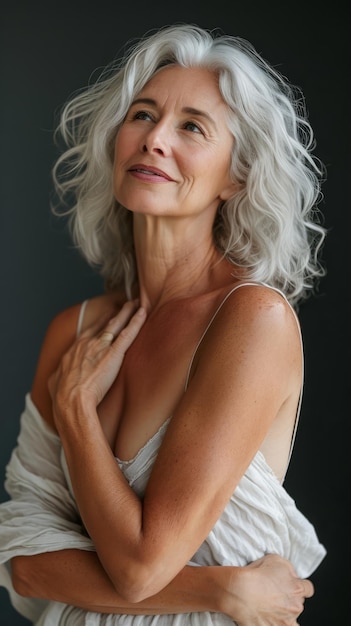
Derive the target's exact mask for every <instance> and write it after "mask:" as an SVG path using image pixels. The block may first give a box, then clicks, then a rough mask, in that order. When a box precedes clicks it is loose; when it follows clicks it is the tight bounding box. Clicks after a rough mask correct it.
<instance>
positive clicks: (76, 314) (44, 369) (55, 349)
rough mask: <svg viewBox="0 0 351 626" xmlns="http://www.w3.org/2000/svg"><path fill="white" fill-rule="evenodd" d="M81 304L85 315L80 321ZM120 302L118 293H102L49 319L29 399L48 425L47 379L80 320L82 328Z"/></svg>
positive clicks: (49, 415)
mask: <svg viewBox="0 0 351 626" xmlns="http://www.w3.org/2000/svg"><path fill="white" fill-rule="evenodd" d="M83 304H84V316H83V318H82V319H81V320H80V317H81V313H82V306H83ZM122 304H123V299H122V297H121V295H120V294H102V295H98V296H95V297H93V298H91V299H89V300H88V301H86V302H85V303H81V302H79V303H77V304H74V305H72V306H70V307H68V308H66V309H63V310H62V311H60V312H59V313H57V315H55V317H54V318H53V319H52V320H51V321H50V323H49V325H48V327H47V330H46V333H45V336H44V341H43V343H42V346H41V350H40V354H39V359H38V363H37V367H36V371H35V374H34V379H33V383H32V388H31V397H32V401H33V402H34V404H35V406H36V408H37V409H38V411H39V413H40V414H41V416H42V417H43V418H44V419H45V420H46V421H47V423H49V425H50V426H53V420H52V413H51V398H50V394H49V390H48V381H49V378H50V376H51V375H52V374H53V373H54V372H55V370H56V368H57V367H58V365H59V363H60V360H61V358H62V356H63V355H64V353H65V352H66V351H67V350H68V348H69V347H70V346H71V345H72V343H73V342H74V341H75V340H76V338H77V330H78V323H79V321H80V322H81V330H84V329H85V328H87V327H88V326H91V325H93V324H95V323H97V322H98V321H99V320H104V319H107V318H108V317H111V316H112V315H113V314H114V312H116V311H117V309H118V307H120V306H121V305H122Z"/></svg>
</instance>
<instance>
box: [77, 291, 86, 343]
mask: <svg viewBox="0 0 351 626" xmlns="http://www.w3.org/2000/svg"><path fill="white" fill-rule="evenodd" d="M87 304H88V300H84V302H82V304H81V306H80V311H79V317H78V322H77V331H76V337H79V335H80V333H81V332H82V326H83V319H84V313H85V309H86V306H87Z"/></svg>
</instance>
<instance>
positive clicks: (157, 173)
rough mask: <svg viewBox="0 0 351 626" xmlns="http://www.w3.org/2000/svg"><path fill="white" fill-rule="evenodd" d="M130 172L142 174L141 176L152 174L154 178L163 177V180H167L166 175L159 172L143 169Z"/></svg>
mask: <svg viewBox="0 0 351 626" xmlns="http://www.w3.org/2000/svg"><path fill="white" fill-rule="evenodd" d="M130 171H131V172H140V173H141V174H151V175H152V176H163V178H166V176H165V175H164V174H159V172H155V171H154V170H145V169H142V168H141V167H135V168H133V169H131V170H130Z"/></svg>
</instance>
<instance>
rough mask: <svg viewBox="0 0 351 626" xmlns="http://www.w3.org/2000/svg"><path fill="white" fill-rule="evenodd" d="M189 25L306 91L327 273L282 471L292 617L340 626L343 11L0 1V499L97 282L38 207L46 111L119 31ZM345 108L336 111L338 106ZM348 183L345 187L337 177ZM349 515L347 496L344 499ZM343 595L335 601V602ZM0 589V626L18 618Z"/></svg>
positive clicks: (306, 328)
mask: <svg viewBox="0 0 351 626" xmlns="http://www.w3.org/2000/svg"><path fill="white" fill-rule="evenodd" d="M175 21H177V22H178V21H189V22H194V23H197V24H199V25H201V26H205V27H210V28H214V27H220V28H221V29H223V30H224V31H226V32H228V33H231V34H236V35H240V36H241V37H245V38H247V39H249V40H250V41H251V42H252V43H253V44H254V45H255V47H256V48H257V49H258V51H260V52H261V53H262V54H263V56H264V57H265V58H267V60H269V61H270V62H271V63H273V64H275V65H276V66H277V68H278V69H280V70H281V71H282V72H283V73H284V74H285V75H286V76H288V77H289V79H290V80H291V81H292V82H293V83H296V84H298V85H299V86H300V87H302V89H303V90H304V93H305V96H306V100H307V105H308V109H309V114H310V120H311V122H312V125H313V127H314V129H315V133H316V139H317V152H318V155H319V157H320V158H321V159H322V160H323V161H324V163H325V164H326V166H327V168H328V179H327V183H326V184H325V186H324V194H325V198H324V201H323V204H322V205H321V208H322V210H323V212H324V215H325V225H326V226H327V227H328V229H329V230H330V233H329V236H328V240H327V243H326V245H325V250H324V258H325V261H326V263H327V268H328V275H327V277H326V278H325V279H324V280H323V282H322V284H321V287H320V292H319V296H318V297H317V298H315V299H314V300H312V301H310V302H308V303H307V304H306V305H304V306H303V307H302V309H301V312H300V318H301V324H302V330H303V334H304V341H305V350H306V384H305V394H304V403H303V408H302V415H301V420H300V427H299V431H298V435H297V439H296V444H295V450H294V454H293V457H292V461H291V465H290V469H289V471H288V475H287V478H286V486H287V488H288V490H289V492H290V493H291V495H292V496H293V497H294V499H295V500H296V502H297V504H298V506H299V507H300V508H301V509H302V511H303V512H304V513H305V514H306V515H307V517H309V519H310V520H311V521H312V523H314V524H315V526H316V529H317V532H318V534H319V537H320V539H321V541H322V542H323V543H324V544H325V545H326V547H327V550H328V555H327V557H326V559H325V561H324V562H323V564H322V565H321V566H320V568H319V569H318V570H317V572H316V573H315V574H314V575H313V577H312V580H313V582H314V583H315V586H316V594H315V596H314V598H313V599H311V600H309V601H308V602H307V603H306V608H305V612H304V614H303V616H302V617H301V619H300V623H301V624H302V625H305V626H317V625H318V626H324V625H325V626H327V625H328V626H330V625H335V626H337V625H339V624H341V623H344V616H345V614H347V611H348V603H347V591H349V588H350V582H351V580H350V574H349V566H348V561H347V560H348V559H349V558H350V549H349V542H348V535H349V532H346V531H348V529H349V524H350V520H349V516H348V515H347V511H346V501H347V500H348V497H349V493H350V490H349V483H348V481H347V479H348V468H349V462H348V459H349V441H348V436H347V433H348V431H347V430H346V429H347V428H348V419H347V418H349V416H350V413H349V408H348V403H347V401H348V397H347V384H348V380H346V374H348V375H349V357H350V354H349V353H350V344H349V327H348V323H349V318H350V309H349V304H348V297H349V296H348V283H349V280H348V272H347V265H346V254H347V250H348V249H349V245H348V240H349V236H350V206H349V189H348V186H349V182H350V172H349V169H350V167H349V165H350V162H349V159H348V156H349V154H348V151H347V148H348V147H349V126H350V119H349V117H350V114H349V106H348V104H349V103H348V102H347V101H346V95H345V90H346V88H347V83H348V80H349V76H350V63H349V61H350V58H349V45H348V43H347V39H346V36H345V35H346V24H347V19H346V14H345V12H343V11H340V9H339V8H338V5H337V3H334V4H332V5H331V6H330V8H329V9H325V8H323V9H322V7H321V5H319V4H318V3H316V4H315V5H314V6H313V4H312V6H311V3H310V4H308V5H307V4H306V3H302V4H300V3H298V4H296V3H295V4H293V3H291V4H288V3H267V2H264V3H263V2H260V1H258V0H256V1H255V0H254V1H253V2H250V3H248V2H242V3H230V2H224V1H221V0H216V1H215V2H214V3H213V5H212V6H211V3H210V4H209V5H207V6H205V3H204V2H203V0H193V1H192V2H189V0H186V1H185V0H177V1H176V2H175V3H173V5H171V4H170V3H169V2H167V3H162V4H161V5H160V6H159V5H158V4H154V3H153V2H150V1H149V2H140V0H137V1H133V2H129V3H125V4H122V3H120V2H118V0H115V2H107V1H106V0H99V1H97V2H94V3H88V4H87V3H85V2H81V3H80V2H73V1H71V2H68V1H60V2H52V1H51V2H50V1H49V0H48V1H47V2H42V3H40V2H29V1H28V2H24V1H22V2H21V1H20V0H12V1H11V2H3V3H2V7H1V12H0V29H1V30H0V35H1V40H0V46H1V54H0V63H1V98H0V107H1V115H0V124H1V127H0V149H1V155H0V158H1V168H0V175H1V181H0V203H1V205H0V236H1V245H0V254H1V258H0V281H1V282H0V284H1V295H2V299H1V307H0V311H1V320H0V328H1V335H0V345H1V379H0V380H1V385H2V387H1V391H2V393H1V404H2V415H1V418H0V420H1V422H0V425H1V431H0V432H1V435H0V499H1V501H2V500H4V499H6V497H7V496H6V493H5V491H4V490H3V488H2V484H3V477H4V471H5V465H6V463H7V461H8V459H9V456H10V453H11V450H12V448H13V446H14V445H15V442H16V437H17V434H18V428H19V415H20V413H21V411H22V408H23V402H24V395H25V393H26V392H27V391H28V390H29V388H30V385H31V381H32V376H33V373H34V369H35V365H36V361H37V357H38V353H39V349H40V345H41V342H42V339H43V335H44V332H45V329H46V327H47V324H48V323H49V321H50V319H51V318H52V317H53V316H54V315H55V314H56V313H57V312H58V311H59V310H61V309H63V308H65V307H67V306H69V305H71V304H73V303H75V302H78V301H81V300H83V299H84V298H86V297H89V296H92V295H94V294H95V293H97V292H99V291H100V290H101V288H102V286H101V281H100V279H99V277H98V276H96V275H95V274H94V273H93V272H92V271H91V270H90V269H89V268H88V267H87V266H86V264H85V263H84V262H83V261H82V260H81V258H80V257H79V255H78V254H77V253H76V252H75V250H74V249H73V247H72V246H71V242H70V240H69V238H68V236H67V232H66V230H65V225H64V224H63V223H62V222H58V221H57V220H54V219H53V218H52V216H51V215H50V210H49V193H50V189H51V179H50V169H51V166H52V163H53V160H54V157H55V151H54V146H53V142H52V128H53V120H54V111H55V110H56V109H57V108H58V107H59V106H60V105H61V104H62V103H63V102H64V101H65V99H66V98H67V97H68V96H69V95H70V94H71V93H72V92H73V91H74V90H76V89H77V88H79V87H82V86H84V85H85V84H86V83H87V82H88V80H89V77H90V75H91V73H92V72H93V71H94V70H95V69H96V68H97V67H101V66H102V65H104V64H105V63H106V62H108V61H109V60H110V59H111V58H112V57H113V56H115V55H116V54H117V53H119V52H120V50H121V48H122V46H123V45H124V44H125V42H126V41H128V40H129V39H131V38H134V37H138V36H140V35H142V34H144V32H145V31H147V30H148V29H150V28H154V27H157V26H161V25H165V24H169V23H172V22H175ZM346 107H347V108H346ZM345 181H346V182H345ZM348 511H349V504H348ZM346 603H347V606H346ZM27 623H28V622H27V621H26V620H23V619H22V618H21V617H20V616H18V615H17V614H16V613H15V612H14V611H13V609H12V608H11V606H10V603H9V600H8V596H7V593H6V592H5V591H4V590H3V589H0V625H1V626H20V625H23V624H27Z"/></svg>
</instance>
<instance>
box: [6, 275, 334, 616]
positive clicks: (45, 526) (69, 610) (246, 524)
mask: <svg viewBox="0 0 351 626" xmlns="http://www.w3.org/2000/svg"><path fill="white" fill-rule="evenodd" d="M240 286H241V285H240ZM233 291H234V290H232V291H231V292H230V293H232V292H233ZM229 295H230V294H228V295H227V297H228V296H229ZM212 319H213V318H212ZM211 321H212V320H211ZM210 323H211V322H210ZM205 332H206V331H205ZM200 342H201V339H200ZM200 342H199V343H200ZM190 366H191V364H190ZM190 366H189V371H190ZM297 417H298V416H297ZM170 420H171V418H168V419H167V420H166V421H165V422H164V424H163V425H162V426H161V427H160V429H159V430H158V432H157V433H156V434H155V435H154V436H153V437H152V438H151V439H150V440H149V441H148V442H147V443H146V444H145V446H143V447H142V448H141V449H140V450H139V452H138V453H137V455H136V456H135V457H134V458H133V459H131V460H130V461H123V462H122V461H119V460H118V459H116V462H117V463H118V464H119V467H120V468H121V470H122V472H123V473H124V475H125V477H126V479H127V480H128V482H129V484H130V486H131V487H132V488H133V489H134V491H135V492H136V493H137V494H138V495H139V496H143V494H144V491H145V488H146V485H147V481H148V478H149V475H150V472H151V470H152V467H153V463H154V461H155V459H156V456H157V452H158V449H159V447H160V445H161V443H162V439H163V436H164V434H165V432H166V429H167V426H168V424H169V422H170ZM296 423H297V420H296ZM295 432H296V428H295ZM294 436H295V435H294ZM5 488H6V490H7V492H8V494H9V496H10V497H11V500H9V501H8V502H4V503H2V504H0V563H1V565H0V584H1V585H3V586H5V587H6V588H7V589H8V591H9V594H10V597H11V601H12V604H13V605H14V607H15V608H16V609H17V610H18V611H19V612H20V613H22V614H23V615H24V616H25V617H27V618H28V619H30V620H31V621H32V622H33V623H34V624H36V626H139V625H140V626H180V625H181V626H225V625H227V624H233V622H232V620H231V619H230V618H228V617H227V616H225V615H222V614H217V613H189V614H188V613H187V614H181V615H160V616H140V615H138V616H129V615H103V614H100V613H94V612H87V611H84V610H81V609H78V608H75V607H71V606H68V605H65V604H62V603H58V602H49V601H43V600H35V599H26V598H22V597H21V596H18V595H17V594H16V593H15V591H14V590H13V587H12V583H11V578H10V575H9V568H10V565H9V563H10V559H11V558H12V557H14V556H16V555H31V554H38V553H41V552H49V551H54V550H60V549H67V548H76V549H82V550H94V545H93V543H92V541H91V540H90V538H89V537H88V536H87V534H86V531H85V529H84V526H83V525H82V522H81V520H80V517H79V513H78V509H77V505H76V502H75V498H74V494H73V490H72V485H71V482H70V477H69V473H68V468H67V464H66V461H65V457H64V453H63V449H62V446H61V443H60V439H59V437H58V436H57V435H56V434H54V433H53V432H52V431H51V430H50V429H49V428H48V427H47V425H46V423H45V422H44V420H43V419H42V417H41V416H40V414H39V412H38V410H37V409H36V407H35V405H34V404H33V402H32V400H31V397H30V394H27V395H26V398H25V407H24V411H23V413H22V415H21V424H20V434H19V437H18V442H17V446H16V448H15V449H14V451H13V452H12V455H11V459H10V461H9V463H8V465H7V468H6V480H5ZM266 553H277V554H280V555H281V556H283V557H285V558H287V559H289V560H290V561H291V562H292V563H293V565H294V567H295V568H296V571H297V573H298V575H299V576H300V577H302V578H306V577H309V576H310V575H311V574H312V573H313V571H314V570H315V569H316V568H317V567H318V565H319V564H320V562H321V561H322V560H323V558H324V556H325V554H326V550H325V548H324V546H323V545H322V544H321V543H320V542H319V540H318V537H317V535H316V532H315V529H314V527H313V525H312V524H311V523H310V522H309V521H308V520H307V519H306V517H305V516H304V515H303V514H302V513H301V512H300V511H299V510H298V508H297V507H296V504H295V501H294V500H293V499H292V497H291V496H290V495H289V494H288V493H287V492H286V490H285V489H284V487H283V485H282V484H281V483H280V482H279V481H278V479H277V478H276V476H275V475H274V473H273V471H272V470H271V468H270V467H269V465H268V464H267V463H266V461H265V458H264V456H263V455H262V453H261V452H258V453H257V454H256V456H255V457H254V459H253V461H252V462H251V464H250V466H249V467H248V469H247V471H246V473H245V475H244V476H243V478H242V479H241V481H240V483H239V485H238V487H237V488H236V490H235V492H234V493H233V495H232V497H231V498H230V500H229V502H228V504H227V506H226V508H225V510H224V511H223V513H222V515H221V517H220V518H219V520H218V521H217V523H216V524H215V526H214V527H213V529H212V531H211V532H210V534H209V535H208V537H207V538H206V540H205V541H204V543H203V544H202V545H201V546H200V548H199V550H198V551H197V552H196V554H195V555H194V556H193V558H192V561H191V564H193V565H194V566H196V565H245V564H246V563H248V562H250V561H253V560H256V559H258V558H260V557H262V556H263V555H264V554H266Z"/></svg>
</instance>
